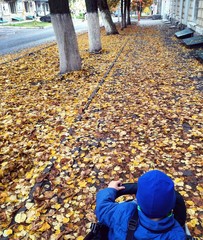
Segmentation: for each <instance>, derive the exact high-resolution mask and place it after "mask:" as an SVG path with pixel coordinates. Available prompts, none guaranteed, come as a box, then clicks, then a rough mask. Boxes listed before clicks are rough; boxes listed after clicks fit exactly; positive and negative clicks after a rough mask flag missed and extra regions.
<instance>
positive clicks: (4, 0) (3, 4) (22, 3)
mask: <svg viewBox="0 0 203 240" xmlns="http://www.w3.org/2000/svg"><path fill="white" fill-rule="evenodd" d="M48 13H49V4H48V0H38V1H33V0H0V18H1V19H2V20H4V21H8V22H10V21H20V20H26V19H32V18H35V17H37V16H44V15H47V14H48Z"/></svg>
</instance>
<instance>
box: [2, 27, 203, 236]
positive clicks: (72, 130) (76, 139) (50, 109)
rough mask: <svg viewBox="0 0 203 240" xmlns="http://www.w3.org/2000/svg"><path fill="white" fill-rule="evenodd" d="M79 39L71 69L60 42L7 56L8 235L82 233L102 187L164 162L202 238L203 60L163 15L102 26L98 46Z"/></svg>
mask: <svg viewBox="0 0 203 240" xmlns="http://www.w3.org/2000/svg"><path fill="white" fill-rule="evenodd" d="M78 43H79V49H80V54H81V57H82V60H83V69H82V70H81V71H77V72H73V73H69V74H65V75H63V76H60V75H59V74H58V69H59V66H58V53H57V47H56V45H55V44H53V43H52V44H47V45H46V46H44V48H42V49H40V47H38V48H34V49H31V50H29V51H28V50H27V51H24V52H23V53H19V54H16V55H15V56H14V55H7V56H5V57H4V58H2V60H1V62H2V63H1V65H0V74H1V80H0V86H1V88H0V94H1V103H0V104H1V105H0V107H1V108H0V122H1V124H0V150H1V152H0V164H1V169H0V205H1V206H0V207H1V208H0V237H2V238H3V239H33V240H34V239H51V240H52V239H78V240H79V239H83V236H85V234H86V232H87V231H88V227H89V225H90V222H91V221H95V216H94V209H95V194H96V192H97V191H98V189H99V188H101V187H104V186H106V184H107V183H108V182H109V181H110V180H112V179H122V180H123V181H124V182H133V181H136V180H137V178H138V177H139V176H140V175H141V174H142V173H144V172H145V171H148V170H149V169H155V168H156V169H160V170H163V171H165V172H166V173H167V174H168V175H170V176H171V177H172V178H173V180H174V182H175V185H176V189H177V190H178V191H179V192H180V193H181V194H182V195H183V197H184V199H185V201H186V205H187V214H188V215H187V220H188V221H187V223H188V227H189V228H190V231H191V232H192V234H193V235H194V236H196V237H199V238H201V237H202V230H203V225H202V224H203V223H202V218H203V212H202V208H203V205H202V195H201V194H202V191H203V186H202V184H203V181H202V159H203V151H202V141H203V112H202V106H203V99H202V92H201V91H200V89H198V88H197V84H198V81H201V80H202V73H203V67H202V64H201V63H199V62H198V61H197V60H196V59H195V58H194V57H193V56H192V51H193V50H192V49H186V48H185V47H184V46H182V45H181V44H180V41H179V40H178V39H176V38H175V37H174V30H172V29H169V28H168V26H166V25H163V24H160V25H156V26H155V25H154V26H142V25H141V26H137V25H132V26H130V27H128V28H127V29H125V30H124V31H120V34H119V35H115V36H106V35H105V32H104V31H103V30H102V46H103V51H102V53H101V54H97V55H91V54H89V53H88V51H87V49H88V37H87V34H82V35H80V36H78ZM19 56H20V57H19ZM13 57H15V58H16V59H15V60H14V61H10V60H11V59H12V58H13ZM6 61H8V62H7V63H5V64H4V63H3V62H6Z"/></svg>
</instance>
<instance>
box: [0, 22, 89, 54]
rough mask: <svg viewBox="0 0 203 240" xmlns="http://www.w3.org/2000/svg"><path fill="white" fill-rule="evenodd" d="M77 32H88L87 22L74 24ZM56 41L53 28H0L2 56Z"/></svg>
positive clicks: (0, 51) (0, 50) (0, 52)
mask: <svg viewBox="0 0 203 240" xmlns="http://www.w3.org/2000/svg"><path fill="white" fill-rule="evenodd" d="M74 26H75V31H76V32H77V33H78V32H84V31H87V22H86V21H84V22H81V21H77V22H74ZM51 41H55V35H54V31H53V28H52V26H51V27H48V28H44V29H35V28H33V29H25V28H18V27H6V26H4V27H0V55H5V54H9V53H14V52H18V51H20V50H22V49H25V48H30V47H34V46H37V45H40V44H43V43H47V42H51Z"/></svg>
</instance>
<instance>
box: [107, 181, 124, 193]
mask: <svg viewBox="0 0 203 240" xmlns="http://www.w3.org/2000/svg"><path fill="white" fill-rule="evenodd" d="M108 187H109V188H114V189H116V190H118V191H119V190H123V189H125V187H124V186H122V183H121V181H111V182H110V183H109V185H108Z"/></svg>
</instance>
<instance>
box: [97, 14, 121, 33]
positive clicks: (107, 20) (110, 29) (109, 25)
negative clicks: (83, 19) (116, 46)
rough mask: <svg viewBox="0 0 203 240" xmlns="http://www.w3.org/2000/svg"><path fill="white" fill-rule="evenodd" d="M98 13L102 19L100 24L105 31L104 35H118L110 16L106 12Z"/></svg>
mask: <svg viewBox="0 0 203 240" xmlns="http://www.w3.org/2000/svg"><path fill="white" fill-rule="evenodd" d="M100 13H101V17H102V22H103V24H104V27H105V30H106V34H107V35H111V34H118V31H117V29H116V26H115V24H114V23H113V21H112V19H111V15H109V14H110V12H109V11H108V10H102V11H100Z"/></svg>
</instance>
